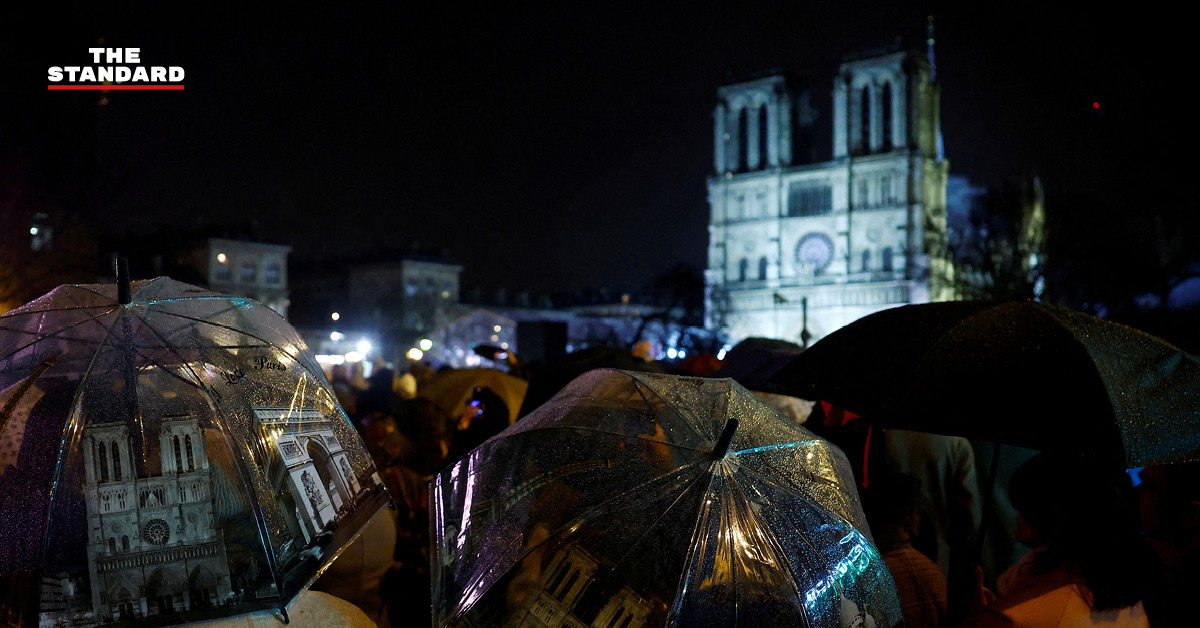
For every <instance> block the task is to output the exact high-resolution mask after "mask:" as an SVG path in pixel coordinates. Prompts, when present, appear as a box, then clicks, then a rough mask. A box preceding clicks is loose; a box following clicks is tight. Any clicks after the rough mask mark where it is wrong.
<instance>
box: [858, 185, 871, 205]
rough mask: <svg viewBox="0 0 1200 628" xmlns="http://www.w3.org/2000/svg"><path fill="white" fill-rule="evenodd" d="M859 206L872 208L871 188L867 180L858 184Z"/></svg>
mask: <svg viewBox="0 0 1200 628" xmlns="http://www.w3.org/2000/svg"><path fill="white" fill-rule="evenodd" d="M858 206H859V207H870V206H871V186H870V183H869V182H868V181H867V180H866V179H862V180H860V181H859V182H858Z"/></svg>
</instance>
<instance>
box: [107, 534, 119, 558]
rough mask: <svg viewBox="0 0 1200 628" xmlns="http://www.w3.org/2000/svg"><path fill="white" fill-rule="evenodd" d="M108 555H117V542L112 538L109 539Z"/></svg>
mask: <svg viewBox="0 0 1200 628" xmlns="http://www.w3.org/2000/svg"><path fill="white" fill-rule="evenodd" d="M108 553H109V554H116V553H117V540H116V539H114V538H113V537H111V536H110V537H108Z"/></svg>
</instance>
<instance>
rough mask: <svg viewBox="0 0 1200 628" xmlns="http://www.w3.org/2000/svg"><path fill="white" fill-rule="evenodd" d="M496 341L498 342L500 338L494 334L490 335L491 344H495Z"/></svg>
mask: <svg viewBox="0 0 1200 628" xmlns="http://www.w3.org/2000/svg"><path fill="white" fill-rule="evenodd" d="M497 340H500V336H497V335H496V334H492V342H496V341H497Z"/></svg>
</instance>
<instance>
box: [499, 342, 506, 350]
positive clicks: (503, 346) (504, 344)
mask: <svg viewBox="0 0 1200 628" xmlns="http://www.w3.org/2000/svg"><path fill="white" fill-rule="evenodd" d="M500 348H501V349H507V348H508V343H507V342H502V343H500Z"/></svg>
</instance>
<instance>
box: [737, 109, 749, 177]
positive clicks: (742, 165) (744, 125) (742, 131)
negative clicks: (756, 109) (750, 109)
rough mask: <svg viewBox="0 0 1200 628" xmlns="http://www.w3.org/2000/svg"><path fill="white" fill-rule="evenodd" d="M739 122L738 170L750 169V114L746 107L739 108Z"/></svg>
mask: <svg viewBox="0 0 1200 628" xmlns="http://www.w3.org/2000/svg"><path fill="white" fill-rule="evenodd" d="M737 124H738V126H737V131H738V137H737V156H738V159H737V166H738V170H748V169H749V168H750V165H749V164H750V162H749V161H748V159H747V158H748V157H749V155H750V116H749V115H747V114H746V109H745V108H742V109H738V122H737Z"/></svg>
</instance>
